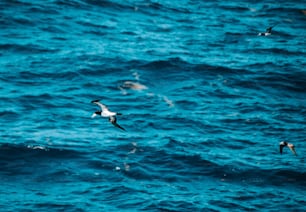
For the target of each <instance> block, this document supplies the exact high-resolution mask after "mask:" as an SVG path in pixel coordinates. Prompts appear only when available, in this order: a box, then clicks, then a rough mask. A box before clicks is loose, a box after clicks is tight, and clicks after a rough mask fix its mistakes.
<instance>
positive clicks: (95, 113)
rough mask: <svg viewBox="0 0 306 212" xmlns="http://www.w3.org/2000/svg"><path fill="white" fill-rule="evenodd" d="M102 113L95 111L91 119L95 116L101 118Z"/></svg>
mask: <svg viewBox="0 0 306 212" xmlns="http://www.w3.org/2000/svg"><path fill="white" fill-rule="evenodd" d="M101 113H102V111H96V112H94V113H93V114H92V116H91V118H94V117H96V116H101Z"/></svg>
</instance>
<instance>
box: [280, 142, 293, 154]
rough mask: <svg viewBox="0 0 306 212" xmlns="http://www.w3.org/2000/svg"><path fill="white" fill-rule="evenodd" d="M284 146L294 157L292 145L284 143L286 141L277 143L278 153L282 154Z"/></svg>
mask: <svg viewBox="0 0 306 212" xmlns="http://www.w3.org/2000/svg"><path fill="white" fill-rule="evenodd" d="M285 146H287V147H288V148H289V149H290V150H291V152H292V153H293V154H294V155H296V152H295V148H294V145H293V144H291V143H288V142H286V141H282V142H280V143H279V152H280V153H281V154H283V148H284V147H285Z"/></svg>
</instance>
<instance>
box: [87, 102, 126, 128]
mask: <svg viewBox="0 0 306 212" xmlns="http://www.w3.org/2000/svg"><path fill="white" fill-rule="evenodd" d="M91 103H93V104H96V105H98V106H99V107H100V108H101V110H100V111H96V112H94V113H93V114H92V116H91V118H94V117H96V116H97V115H100V116H102V117H107V118H108V120H109V122H110V123H112V124H113V125H114V126H115V127H118V128H120V129H121V130H124V131H125V129H124V128H123V127H121V126H120V125H119V124H117V118H116V116H117V115H122V114H121V113H116V112H112V111H109V110H108V108H107V107H106V106H105V105H104V104H102V103H101V102H100V101H99V100H93V101H91Z"/></svg>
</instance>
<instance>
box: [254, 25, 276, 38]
mask: <svg viewBox="0 0 306 212" xmlns="http://www.w3.org/2000/svg"><path fill="white" fill-rule="evenodd" d="M276 25H277V24H275V25H274V26H271V27H268V28H267V29H266V32H260V33H258V36H268V35H271V34H272V28H273V27H275V26H276Z"/></svg>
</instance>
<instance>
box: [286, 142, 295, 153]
mask: <svg viewBox="0 0 306 212" xmlns="http://www.w3.org/2000/svg"><path fill="white" fill-rule="evenodd" d="M288 147H289V149H290V150H291V152H292V153H293V154H294V155H296V151H295V148H294V145H293V144H288Z"/></svg>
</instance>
